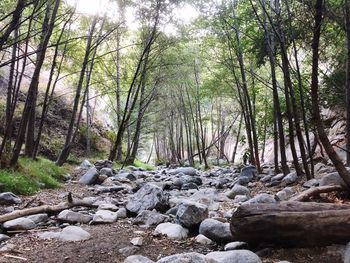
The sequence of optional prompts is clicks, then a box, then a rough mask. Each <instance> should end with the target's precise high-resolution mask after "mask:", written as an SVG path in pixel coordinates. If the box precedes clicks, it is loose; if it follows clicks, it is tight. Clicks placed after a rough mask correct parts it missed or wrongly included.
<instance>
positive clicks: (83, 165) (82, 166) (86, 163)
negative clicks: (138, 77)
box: [79, 159, 92, 169]
mask: <svg viewBox="0 0 350 263" xmlns="http://www.w3.org/2000/svg"><path fill="white" fill-rule="evenodd" d="M91 166H92V164H91V163H90V162H89V160H86V159H85V160H84V161H82V162H81V164H80V166H79V167H80V168H84V169H88V168H90V167H91Z"/></svg>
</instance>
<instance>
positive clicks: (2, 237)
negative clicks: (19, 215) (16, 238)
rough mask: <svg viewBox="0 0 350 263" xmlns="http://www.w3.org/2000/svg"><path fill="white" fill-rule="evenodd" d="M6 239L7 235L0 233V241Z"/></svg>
mask: <svg viewBox="0 0 350 263" xmlns="http://www.w3.org/2000/svg"><path fill="white" fill-rule="evenodd" d="M8 239H10V237H9V236H7V235H4V234H0V242H3V241H6V240H8Z"/></svg>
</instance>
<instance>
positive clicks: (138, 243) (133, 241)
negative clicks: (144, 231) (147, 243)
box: [130, 237, 143, 247]
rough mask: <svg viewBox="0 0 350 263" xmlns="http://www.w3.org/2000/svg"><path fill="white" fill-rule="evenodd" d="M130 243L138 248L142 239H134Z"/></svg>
mask: <svg viewBox="0 0 350 263" xmlns="http://www.w3.org/2000/svg"><path fill="white" fill-rule="evenodd" d="M130 243H131V244H133V245H134V246H139V247H140V246H142V244H143V238H142V237H134V238H133V239H131V241H130Z"/></svg>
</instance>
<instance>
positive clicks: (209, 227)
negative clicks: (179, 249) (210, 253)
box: [199, 218, 234, 243]
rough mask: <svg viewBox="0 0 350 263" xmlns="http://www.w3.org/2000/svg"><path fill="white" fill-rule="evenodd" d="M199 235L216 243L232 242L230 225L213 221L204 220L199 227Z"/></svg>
mask: <svg viewBox="0 0 350 263" xmlns="http://www.w3.org/2000/svg"><path fill="white" fill-rule="evenodd" d="M199 233H200V234H202V235H204V236H206V237H207V238H209V239H211V240H213V241H215V242H217V243H228V242H231V241H233V240H234V238H233V236H232V234H231V231H230V224H229V223H222V222H220V221H218V220H215V219H210V218H209V219H205V220H204V221H203V222H202V223H201V224H200V226H199Z"/></svg>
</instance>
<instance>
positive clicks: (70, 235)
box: [38, 226, 91, 242]
mask: <svg viewBox="0 0 350 263" xmlns="http://www.w3.org/2000/svg"><path fill="white" fill-rule="evenodd" d="M38 236H39V237H40V238H42V239H58V240H61V241H66V242H73V241H83V240H87V239H89V238H90V237H91V236H90V234H89V233H88V232H86V231H85V230H83V229H82V228H81V227H77V226H67V227H65V228H64V229H63V230H62V231H61V232H44V233H39V234H38Z"/></svg>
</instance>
